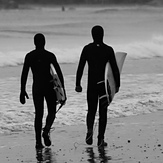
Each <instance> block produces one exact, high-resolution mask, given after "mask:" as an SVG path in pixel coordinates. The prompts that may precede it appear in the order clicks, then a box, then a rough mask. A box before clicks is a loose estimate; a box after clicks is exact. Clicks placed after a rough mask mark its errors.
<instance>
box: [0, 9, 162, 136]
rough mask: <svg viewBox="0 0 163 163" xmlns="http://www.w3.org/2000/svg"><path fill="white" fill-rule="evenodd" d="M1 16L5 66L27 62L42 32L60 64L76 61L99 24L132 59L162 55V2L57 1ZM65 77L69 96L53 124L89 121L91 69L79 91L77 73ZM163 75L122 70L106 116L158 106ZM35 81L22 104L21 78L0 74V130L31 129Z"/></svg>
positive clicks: (109, 41)
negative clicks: (81, 3)
mask: <svg viewBox="0 0 163 163" xmlns="http://www.w3.org/2000/svg"><path fill="white" fill-rule="evenodd" d="M0 22H1V23H0V66H1V68H2V67H8V66H18V65H21V64H23V61H24V57H25V55H26V53H27V52H29V51H30V50H32V49H34V44H33V37H34V35H35V34H36V33H38V32H40V33H43V34H44V35H45V37H46V48H47V49H48V50H50V51H52V52H53V53H54V54H55V55H56V57H57V59H58V62H59V63H60V64H61V63H62V64H67V63H70V64H71V63H72V64H73V63H77V62H78V60H79V57H80V53H81V50H82V48H83V46H84V45H86V44H88V43H89V42H92V38H91V28H92V27H93V26H94V25H96V24H98V25H102V26H103V28H104V30H105V37H104V41H105V43H107V44H108V45H111V46H112V47H113V48H114V50H115V51H124V52H127V53H128V55H127V59H128V60H141V59H144V58H148V59H152V58H158V57H163V53H162V51H163V46H162V45H163V30H162V26H163V10H162V8H161V7H157V8H156V7H151V6H127V7H125V6H106V7H78V6H75V7H66V9H65V11H64V12H63V11H62V10H61V8H59V7H55V8H54V7H51V8H50V7H44V8H43V7H33V8H28V9H19V10H18V9H16V10H0ZM64 78H65V85H66V90H67V96H68V100H67V104H66V105H65V106H64V107H63V108H62V109H61V110H60V111H59V112H58V114H57V118H56V121H55V123H54V126H55V125H56V126H57V125H74V124H85V117H86V113H87V104H86V86H87V84H86V83H87V75H84V76H83V78H82V85H83V88H84V90H83V92H82V93H81V94H78V93H76V92H75V91H74V87H75V75H74V74H72V75H66V76H65V77H64ZM162 79H163V74H152V75H151V74H136V75H135V74H132V73H131V74H122V76H121V89H120V92H119V93H118V94H117V95H116V96H115V98H114V100H113V102H112V104H111V105H110V106H109V108H108V118H114V117H120V116H130V115H137V114H143V113H150V112H153V111H157V110H158V109H159V108H160V106H161V105H162V99H163V93H162V92H163V90H162V88H163V83H162ZM31 85H32V78H31V77H29V79H28V84H27V90H28V93H29V96H30V99H29V100H28V101H27V103H26V105H21V104H20V103H19V90H20V78H19V77H8V78H0V132H1V133H10V132H19V131H25V130H32V129H33V122H34V116H35V113H34V106H33V102H32V95H31ZM45 108H46V105H45ZM46 114H47V111H45V115H46ZM97 114H98V113H97ZM44 122H45V116H44Z"/></svg>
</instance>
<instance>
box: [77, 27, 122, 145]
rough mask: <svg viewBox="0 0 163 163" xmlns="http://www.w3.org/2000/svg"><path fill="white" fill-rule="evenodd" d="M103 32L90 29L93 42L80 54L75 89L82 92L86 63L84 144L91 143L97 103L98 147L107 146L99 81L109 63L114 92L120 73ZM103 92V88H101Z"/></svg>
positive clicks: (104, 106) (99, 28)
mask: <svg viewBox="0 0 163 163" xmlns="http://www.w3.org/2000/svg"><path fill="white" fill-rule="evenodd" d="M103 36H104V30H103V28H102V27H101V26H94V27H93V28H92V38H93V42H92V43H90V44H88V45H86V46H85V47H84V48H83V50H82V53H81V56H80V60H79V65H78V69H77V73H76V88H75V90H76V91H77V92H81V91H82V86H81V78H82V75H83V70H84V67H85V64H86V62H87V63H88V85H87V103H88V113H87V118H86V123H87V135H86V143H87V144H89V145H91V144H92V143H93V125H94V120H95V115H96V112H97V105H98V101H99V130H98V143H97V145H98V146H107V143H106V142H105V141H104V134H105V129H106V124H107V105H103V104H102V102H101V101H100V100H99V94H100V93H101V91H102V89H101V87H99V84H98V83H100V82H101V81H104V72H105V66H106V63H107V62H108V61H109V62H110V65H111V67H112V71H113V76H114V78H115V82H116V92H118V91H119V87H120V73H119V69H118V67H117V63H116V59H115V54H114V50H113V48H112V47H110V46H108V45H106V44H104V42H103ZM103 90H104V86H103Z"/></svg>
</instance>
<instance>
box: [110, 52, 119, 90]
mask: <svg viewBox="0 0 163 163" xmlns="http://www.w3.org/2000/svg"><path fill="white" fill-rule="evenodd" d="M111 54H112V55H111V59H110V65H111V67H112V71H113V76H114V79H115V83H116V92H118V91H119V87H120V73H119V69H118V66H117V62H116V58H115V53H114V50H113V49H112V53H111Z"/></svg>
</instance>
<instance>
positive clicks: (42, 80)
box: [21, 49, 64, 143]
mask: <svg viewBox="0 0 163 163" xmlns="http://www.w3.org/2000/svg"><path fill="white" fill-rule="evenodd" d="M51 63H52V64H53V65H54V67H55V69H56V72H57V74H58V76H59V78H60V80H61V83H62V85H63V87H64V80H63V75H62V72H61V69H60V67H59V64H58V62H57V60H56V57H55V55H54V54H53V53H51V52H49V51H47V50H45V49H36V50H33V51H31V52H30V53H28V54H27V55H26V57H25V61H24V66H23V71H22V77H21V91H22V92H23V91H25V87H26V81H27V76H28V72H29V68H31V70H32V74H33V87H32V94H33V102H34V106H35V132H36V142H37V143H41V130H42V118H43V113H44V99H45V100H46V102H47V108H48V115H47V118H46V125H45V128H47V129H48V130H50V128H51V126H52V124H53V121H54V119H55V113H56V94H55V92H54V89H53V84H52V82H51V80H52V76H51V74H50V64H51Z"/></svg>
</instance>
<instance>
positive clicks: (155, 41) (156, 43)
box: [0, 35, 163, 67]
mask: <svg viewBox="0 0 163 163" xmlns="http://www.w3.org/2000/svg"><path fill="white" fill-rule="evenodd" d="M162 45H163V36H162V35H159V36H153V38H152V39H151V40H149V41H144V42H143V41H142V42H141V41H139V42H133V43H128V44H119V45H113V48H114V47H115V48H114V49H115V52H116V51H124V52H126V53H127V54H128V55H127V58H128V59H150V58H158V57H163V53H162V51H163V46H162ZM49 51H52V52H53V53H54V54H55V55H56V57H57V59H58V62H59V63H77V62H78V61H79V57H80V54H81V51H82V47H81V46H78V47H75V48H68V47H65V48H51V49H49ZM26 53H27V52H25V51H13V52H6V53H4V52H0V66H1V67H4V66H17V65H20V64H23V62H24V57H25V54H26Z"/></svg>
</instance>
